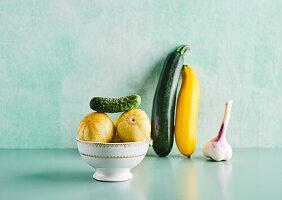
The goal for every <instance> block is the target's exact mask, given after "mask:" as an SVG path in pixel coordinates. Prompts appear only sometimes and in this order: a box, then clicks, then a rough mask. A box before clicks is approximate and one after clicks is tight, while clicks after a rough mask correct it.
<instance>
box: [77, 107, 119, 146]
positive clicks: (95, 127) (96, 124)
mask: <svg viewBox="0 0 282 200" xmlns="http://www.w3.org/2000/svg"><path fill="white" fill-rule="evenodd" d="M77 133H78V139H80V140H85V141H89V142H110V141H111V140H112V139H113V137H114V135H115V126H114V124H113V122H112V120H111V118H110V117H109V116H108V115H107V114H105V113H98V112H93V113H90V114H88V115H86V116H85V117H84V118H83V119H82V120H81V122H80V124H79V126H78V130H77Z"/></svg>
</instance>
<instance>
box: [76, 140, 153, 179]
mask: <svg viewBox="0 0 282 200" xmlns="http://www.w3.org/2000/svg"><path fill="white" fill-rule="evenodd" d="M76 140H77V146H78V151H79V153H80V155H81V157H82V159H83V160H84V161H85V162H87V163H88V164H89V165H90V166H92V167H93V168H95V169H96V171H95V173H94V174H93V178H94V179H96V180H100V181H125V180H129V179H131V178H132V177H133V175H132V173H131V172H130V169H131V168H133V167H135V166H136V165H138V164H139V163H140V162H141V161H142V160H143V158H144V157H145V155H146V153H147V151H148V148H149V142H150V138H148V139H147V140H144V141H140V142H124V143H103V142H88V141H83V140H79V139H76Z"/></svg>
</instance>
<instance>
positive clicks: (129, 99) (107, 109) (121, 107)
mask: <svg viewBox="0 0 282 200" xmlns="http://www.w3.org/2000/svg"><path fill="white" fill-rule="evenodd" d="M140 104H141V97H140V96H139V95H137V94H133V95H130V96H126V97H121V98H104V97H94V98H93V99H91V101H90V108H91V109H92V110H95V111H97V112H103V113H117V112H124V111H128V110H131V109H134V108H137V107H138V106H139V105H140Z"/></svg>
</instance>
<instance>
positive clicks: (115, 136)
mask: <svg viewBox="0 0 282 200" xmlns="http://www.w3.org/2000/svg"><path fill="white" fill-rule="evenodd" d="M118 120H119V117H118V118H116V119H115V121H114V126H115V127H117V122H118ZM111 142H113V143H117V142H122V141H121V139H120V137H119V136H118V133H117V131H116V133H115V135H114V137H113V139H112V141H111Z"/></svg>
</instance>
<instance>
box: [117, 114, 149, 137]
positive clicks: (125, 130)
mask: <svg viewBox="0 0 282 200" xmlns="http://www.w3.org/2000/svg"><path fill="white" fill-rule="evenodd" d="M116 128H117V133H118V136H119V137H120V139H121V140H122V141H123V142H137V141H143V140H146V139H148V138H149V137H150V134H151V124H150V120H149V118H148V116H147V114H146V113H145V112H144V111H143V110H140V109H133V110H129V111H127V112H125V113H123V114H122V115H121V116H120V117H119V120H118V122H117V127H116Z"/></svg>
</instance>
